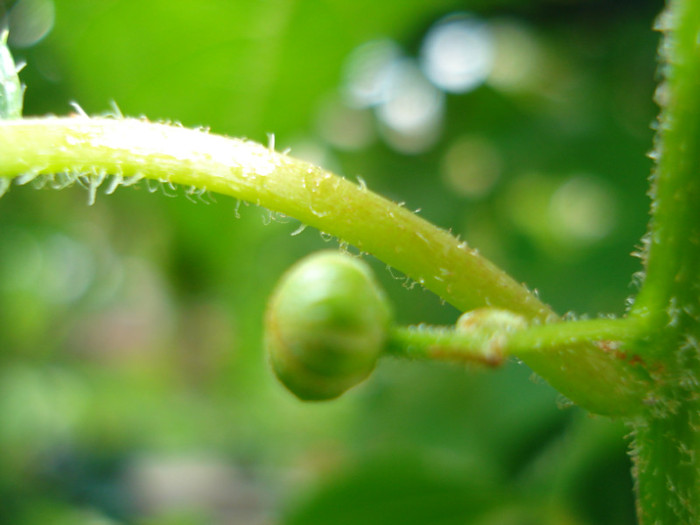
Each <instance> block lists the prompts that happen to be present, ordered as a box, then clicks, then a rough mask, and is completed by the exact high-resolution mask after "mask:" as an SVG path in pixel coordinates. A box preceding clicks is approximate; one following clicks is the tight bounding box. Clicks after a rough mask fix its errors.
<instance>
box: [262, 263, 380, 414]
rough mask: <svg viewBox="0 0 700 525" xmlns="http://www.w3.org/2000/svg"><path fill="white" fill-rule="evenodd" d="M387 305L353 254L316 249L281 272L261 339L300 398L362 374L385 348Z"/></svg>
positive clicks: (344, 385)
mask: <svg viewBox="0 0 700 525" xmlns="http://www.w3.org/2000/svg"><path fill="white" fill-rule="evenodd" d="M391 317H392V316H391V310H390V307H389V304H388V302H387V300H386V297H385V296H384V293H383V291H382V290H381V289H380V288H379V286H378V284H377V282H376V281H375V279H374V276H373V275H372V273H371V270H370V269H369V267H368V266H367V264H366V263H364V262H363V261H361V260H360V259H358V258H355V257H351V256H349V255H346V254H342V253H339V252H329V251H326V252H320V253H317V254H312V255H311V256H309V257H307V258H305V259H303V260H301V261H300V262H299V263H297V264H296V265H294V266H293V267H292V268H291V269H290V270H289V271H288V272H287V273H286V274H285V275H284V276H283V277H282V279H281V280H280V282H279V284H278V285H277V288H276V289H275V291H274V292H273V295H272V297H271V299H270V303H269V305H268V310H267V314H266V317H265V339H266V341H265V344H266V347H267V351H268V352H269V356H270V362H271V364H272V368H273V369H274V371H275V373H276V374H277V377H278V378H279V379H280V381H281V382H282V383H283V384H284V385H285V386H286V387H287V388H288V389H289V390H291V391H292V392H293V393H294V394H295V395H296V396H297V397H299V398H300V399H303V400H307V401H309V400H324V399H333V398H335V397H338V396H339V395H341V394H342V393H343V392H345V391H346V390H348V389H349V388H351V387H353V386H355V385H356V384H358V383H360V382H361V381H362V380H364V379H365V378H366V377H367V376H368V375H369V374H370V372H372V370H373V369H374V366H375V364H376V362H377V359H378V358H379V356H380V354H381V353H382V351H383V349H384V345H385V342H386V338H387V334H388V330H389V326H390V322H391Z"/></svg>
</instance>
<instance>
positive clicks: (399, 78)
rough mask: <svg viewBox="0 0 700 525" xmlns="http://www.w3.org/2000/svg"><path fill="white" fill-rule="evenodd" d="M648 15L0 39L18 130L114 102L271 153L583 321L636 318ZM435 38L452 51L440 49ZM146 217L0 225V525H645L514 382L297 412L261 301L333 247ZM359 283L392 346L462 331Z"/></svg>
mask: <svg viewBox="0 0 700 525" xmlns="http://www.w3.org/2000/svg"><path fill="white" fill-rule="evenodd" d="M660 4H661V3H660V2H659V1H645V2H641V1H638V2H619V1H614V0H608V1H602V0H600V1H590V2H586V1H582V0H581V1H559V2H558V1H536V2H535V1H533V2H523V1H516V0H512V1H508V0H502V1H499V2H487V1H473V2H468V1H467V2H456V1H451V0H438V1H432V2H425V1H423V0H404V1H387V2H376V1H368V0H360V1H353V2H350V1H345V0H329V1H326V2H312V1H307V0H301V1H296V2H295V1H292V0H269V1H268V0H266V1H257V0H246V1H241V0H232V1H229V0H227V1H224V0H217V1H210V2H195V3H193V2H184V1H180V0H167V1H165V0H146V1H140V2H135V1H128V0H122V1H116V0H102V1H99V2H95V1H88V0H55V1H52V0H20V1H18V2H1V1H0V15H4V19H5V21H6V22H9V25H10V45H11V46H12V48H13V52H14V54H15V58H16V59H17V60H18V61H22V60H24V61H26V62H27V66H26V68H25V69H24V71H23V72H22V75H21V76H22V79H23V81H24V82H25V83H26V84H27V85H28V89H27V94H26V101H25V114H26V115H32V114H44V113H56V114H63V113H67V112H70V111H73V110H72V108H71V107H70V105H69V102H70V101H73V100H75V101H77V102H78V103H80V105H81V106H82V107H83V108H84V109H85V110H86V111H87V112H89V113H101V112H106V111H110V101H112V100H114V101H116V103H117V104H118V105H119V107H120V108H121V110H122V111H123V112H124V113H125V114H129V115H139V114H143V115H147V116H148V117H149V118H150V119H153V120H155V119H169V120H175V121H180V122H182V123H183V124H185V125H188V126H190V125H206V126H211V128H212V131H214V132H217V133H224V134H231V135H242V136H248V137H250V138H252V139H255V140H259V141H266V140H267V137H266V134H267V133H275V134H276V146H277V148H278V149H284V148H287V147H291V148H292V154H296V155H298V156H304V157H307V158H309V159H311V160H315V161H316V162H319V163H321V164H323V165H325V166H327V167H329V168H330V169H333V170H335V171H337V172H340V173H342V174H344V175H345V176H348V177H350V178H352V177H355V176H357V175H361V176H362V178H363V179H364V180H366V181H367V183H368V185H369V186H370V188H372V189H375V190H377V191H379V192H381V193H383V194H385V195H388V196H390V197H391V198H393V199H395V200H398V201H405V202H406V203H407V206H409V207H411V208H412V209H415V208H421V210H422V211H421V214H422V215H423V216H425V217H426V218H428V219H430V220H432V221H434V222H436V223H438V224H439V225H441V226H443V227H445V228H451V229H452V230H453V231H454V232H455V233H458V234H459V235H461V236H462V237H463V238H465V239H466V240H468V241H469V242H470V243H472V244H473V245H475V246H476V247H479V248H480V249H481V250H482V252H484V253H485V254H486V255H487V256H489V257H491V258H492V259H493V260H495V261H496V262H497V263H498V264H500V265H502V266H503V267H505V268H506V269H507V270H508V271H509V272H510V273H511V274H512V275H514V276H515V277H516V278H518V279H520V280H522V281H524V282H527V283H528V284H529V285H530V286H532V287H535V288H537V289H538V290H539V291H540V293H541V295H542V297H543V298H544V299H545V300H546V301H547V302H550V303H551V304H553V306H554V307H555V308H556V309H557V310H558V311H559V312H561V313H564V312H566V311H567V310H573V311H575V312H577V313H578V314H586V313H588V314H592V315H595V314H597V313H599V312H613V313H618V314H619V313H621V312H622V311H623V309H624V301H625V297H626V296H627V295H628V294H630V293H631V288H630V276H631V275H632V274H633V273H634V272H635V271H637V270H638V269H639V264H638V262H637V261H635V260H634V259H632V258H631V257H630V256H629V253H630V252H631V251H633V250H634V246H635V244H636V242H637V240H638V239H639V238H640V236H641V235H642V233H643V231H644V227H645V222H646V216H647V201H646V198H645V196H644V192H645V187H646V175H647V173H648V171H649V167H650V164H649V162H648V161H647V159H646V158H645V156H644V153H645V151H647V150H648V149H649V148H650V145H651V131H650V130H649V123H650V122H651V121H652V118H653V115H654V112H655V108H654V106H653V104H652V102H651V96H652V93H653V90H654V68H655V64H654V58H655V46H656V41H657V37H656V35H655V34H653V33H652V32H651V30H650V28H651V26H652V23H653V19H654V17H655V15H656V13H657V12H658V10H659V9H660V8H661V5H660ZM450 14H454V15H455V16H453V17H452V18H449V19H444V18H443V17H445V16H447V15H450ZM450 24H452V25H450ZM445 27H452V28H457V29H459V30H460V31H462V32H461V33H460V31H457V32H456V35H457V36H454V35H453V36H452V37H450V38H454V40H449V39H448V40H447V41H448V43H449V45H448V46H447V48H445V47H443V48H441V47H440V42H441V40H440V38H437V37H435V35H438V36H440V32H439V31H440V29H441V28H442V29H444V28H445ZM445 34H447V35H448V36H449V35H450V33H445V32H443V33H442V36H441V38H443V40H444V39H445V38H447V37H445ZM428 35H433V37H432V40H430V38H428ZM460 35H461V36H460ZM460 39H461V40H460ZM428 41H432V42H433V43H432V44H431V45H430V46H429V45H428V44H427V43H426V42H428ZM464 42H467V43H466V44H465V43H464ZM435 49H437V51H435ZM431 50H432V51H431ZM460 53H461V54H460ZM436 57H437V58H436ZM441 57H442V58H441ZM450 57H452V59H450ZM455 57H456V58H455ZM442 59H445V60H446V63H442V62H440V60H442ZM436 60H437V62H436ZM450 60H452V62H450ZM455 61H456V63H457V66H455V65H454V64H455ZM464 63H469V64H473V65H474V66H473V67H470V68H466V70H465V69H464V68H463V69H460V66H459V64H464ZM441 64H442V65H441ZM450 64H452V66H450ZM450 67H452V68H453V69H452V70H451V69H450ZM455 67H456V68H457V69H456V70H455V69H454V68H455ZM445 68H447V70H446V71H447V73H445ZM450 71H452V73H454V75H456V76H454V75H453V76H452V77H450V76H449V72H450ZM426 74H428V76H427V77H426ZM445 74H448V77H447V78H445V76H444V75H445ZM147 189H148V188H146V187H145V186H142V187H140V188H138V189H137V190H120V191H119V192H117V194H116V195H113V196H109V197H107V196H101V195H99V196H98V199H97V202H96V204H95V205H94V206H92V207H88V206H87V204H86V202H87V195H86V192H85V191H83V190H81V189H80V188H73V189H69V190H63V191H60V192H56V191H48V190H41V191H38V190H35V189H32V188H29V187H17V186H13V188H12V190H11V191H10V192H9V194H7V195H6V196H5V197H3V198H2V200H0V221H1V224H2V226H1V227H0V522H2V523H13V524H34V523H37V524H39V523H41V524H46V523H57V524H59V523H60V524H62V523H66V524H68V523H70V524H81V523H86V524H88V523H89V524H96V523H100V524H103V523H139V524H185V523H187V524H190V523H221V524H223V523H236V524H256V525H257V524H267V523H290V524H297V523H299V524H301V523H303V524H307V525H308V524H316V523H318V524H322V523H323V524H326V523H337V524H341V523H365V524H373V523H376V524H380V523H381V524H385V523H402V524H409V523H420V524H424V523H440V524H443V523H444V524H448V523H455V524H456V523H475V524H483V525H486V524H525V523H538V524H572V525H573V524H576V525H578V524H616V525H617V524H624V523H633V522H634V517H633V509H632V495H631V491H632V486H631V481H630V476H629V465H628V461H627V458H626V456H625V445H624V442H623V440H622V439H621V436H622V435H623V434H624V428H621V427H620V426H619V425H617V424H615V423H611V422H608V421H605V420H601V419H591V418H589V417H587V416H586V415H585V414H583V413H582V412H580V411H578V410H577V409H575V408H563V406H564V405H566V401H565V400H561V399H558V397H557V395H556V393H555V392H553V391H552V390H551V389H549V387H547V386H546V385H544V384H541V382H538V381H536V380H535V381H531V380H530V375H531V374H530V372H529V371H528V370H527V369H526V368H525V367H523V366H521V365H518V364H515V363H513V364H511V365H509V366H507V367H505V368H504V369H502V370H500V371H496V372H492V371H488V372H480V371H476V370H463V369H460V368H459V367H456V366H438V365H426V364H422V363H403V362H401V363H399V362H391V361H387V362H383V363H381V364H380V366H379V368H378V370H377V371H376V372H375V374H374V375H373V377H372V378H370V380H369V381H368V382H367V383H365V384H364V385H362V386H360V387H358V388H357V389H355V390H353V391H351V392H350V393H349V394H347V395H346V396H344V397H343V398H341V399H340V400H338V401H334V402H332V403H330V404H302V403H300V402H298V401H297V400H295V399H294V398H292V396H290V395H289V394H288V393H287V392H286V391H284V390H283V388H282V387H281V386H280V385H279V384H277V383H276V382H275V379H274V378H273V375H272V374H271V373H270V372H269V370H268V367H267V364H266V362H265V357H264V355H263V354H262V352H261V327H262V317H263V311H264V307H265V301H266V299H267V295H268V293H269V292H270V290H271V289H272V287H273V285H274V282H275V280H276V279H277V278H278V277H279V276H280V275H281V274H282V273H283V271H284V270H285V269H286V268H287V267H288V266H290V265H291V264H292V263H293V262H294V261H295V260H297V259H298V258H300V257H301V256H302V255H304V254H306V253H308V252H310V251H312V250H317V249H321V248H328V247H329V244H330V245H331V246H333V245H334V244H335V241H334V240H330V241H329V240H327V239H325V238H324V237H323V236H321V235H319V233H318V232H316V231H312V230H311V229H306V230H304V231H303V232H301V233H299V234H298V235H293V236H292V235H291V234H292V233H296V231H297V228H298V226H299V225H298V223H296V222H295V221H293V220H277V219H280V218H279V217H275V216H271V215H270V214H269V213H267V212H266V211H264V210H260V209H257V208H255V207H254V206H247V205H244V204H241V205H239V203H236V202H235V201H232V200H230V199H227V198H223V197H217V198H216V202H215V203H211V204H205V203H201V202H199V203H192V202H190V201H189V200H188V199H187V198H186V197H185V196H184V195H182V193H181V192H180V196H179V197H177V198H172V197H170V196H169V194H176V193H178V192H177V191H176V190H171V189H170V188H164V189H158V191H156V192H155V194H150V192H149V191H147ZM270 219H273V220H272V221H270ZM373 265H374V267H375V269H376V270H377V272H378V275H379V278H380V279H381V280H382V281H383V282H384V284H385V285H386V287H387V291H388V293H389V295H390V296H391V297H392V298H393V300H394V302H395V305H396V310H397V315H398V317H399V319H400V321H401V322H403V323H417V322H431V323H445V324H447V323H453V322H454V321H455V320H456V318H457V316H458V312H457V311H456V310H454V309H453V308H451V307H450V306H448V305H444V304H441V303H440V301H439V300H437V299H436V298H435V297H433V296H432V295H431V294H430V293H428V292H424V291H422V290H420V287H419V286H415V287H414V286H411V285H410V283H407V282H404V281H403V280H401V279H396V277H400V276H397V275H395V274H394V273H391V272H389V271H387V270H386V269H385V268H384V265H382V264H381V263H379V262H377V261H373ZM402 285H403V286H402Z"/></svg>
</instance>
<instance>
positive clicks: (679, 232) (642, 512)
mask: <svg viewBox="0 0 700 525" xmlns="http://www.w3.org/2000/svg"><path fill="white" fill-rule="evenodd" d="M659 20H660V23H659V28H660V29H661V30H662V31H664V32H665V35H664V38H663V40H662V44H661V57H662V59H663V61H664V63H663V65H662V68H663V69H662V73H663V74H664V75H665V81H664V82H663V83H662V84H661V86H659V96H658V102H659V103H660V105H661V107H662V110H661V115H660V117H659V132H658V135H657V138H656V141H657V143H656V150H655V151H656V156H657V158H658V164H657V166H656V170H655V173H654V176H653V186H652V192H651V195H652V198H653V203H652V221H651V225H650V232H649V236H648V242H649V245H648V253H647V263H646V279H645V281H644V285H643V287H642V290H641V291H640V294H639V296H638V297H637V300H636V302H635V304H634V307H633V309H632V311H631V312H630V314H631V316H633V317H635V318H638V319H643V320H644V321H645V322H646V323H648V324H649V326H650V328H651V332H650V334H651V335H650V337H649V338H648V340H647V341H646V349H645V350H644V354H645V355H646V356H650V357H653V358H654V359H655V360H656V363H655V364H654V365H653V366H652V367H651V368H650V370H651V372H652V374H653V379H654V387H653V389H652V390H651V391H650V393H649V395H648V397H647V399H646V404H647V405H648V409H647V410H646V411H645V412H644V413H643V414H642V415H641V417H639V418H635V419H634V420H633V422H632V424H633V427H634V443H633V446H632V450H633V458H634V472H635V478H636V485H637V495H638V500H637V501H638V514H639V518H640V521H641V523H642V524H644V525H656V524H663V525H665V524H669V525H671V524H674V525H675V524H683V525H691V524H697V523H700V271H699V269H700V2H698V1H697V0H672V1H670V2H669V5H668V8H667V10H666V12H665V13H664V14H663V15H662V17H661V18H660V19H659Z"/></svg>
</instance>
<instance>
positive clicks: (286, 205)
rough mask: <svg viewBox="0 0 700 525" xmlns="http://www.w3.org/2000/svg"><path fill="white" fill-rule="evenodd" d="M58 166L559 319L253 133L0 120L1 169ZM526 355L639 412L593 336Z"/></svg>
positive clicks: (405, 217)
mask: <svg viewBox="0 0 700 525" xmlns="http://www.w3.org/2000/svg"><path fill="white" fill-rule="evenodd" d="M61 172H67V173H69V174H72V176H74V177H75V176H77V175H78V174H84V175H85V176H87V177H88V178H90V180H92V181H93V183H94V184H96V183H97V182H95V181H101V180H104V174H105V173H111V174H118V175H119V176H120V177H133V176H144V177H147V178H151V179H156V180H163V181H167V182H169V183H173V184H180V185H183V186H185V187H194V188H199V189H206V190H208V191H213V192H217V193H222V194H226V195H231V196H234V197H237V198H239V199H243V200H247V201H251V202H254V203H256V204H259V205H262V206H265V207H267V208H270V209H272V210H276V211H279V212H282V213H284V214H286V215H289V216H292V217H296V218H297V219H299V220H301V221H302V222H303V223H305V224H308V225H311V226H314V227H316V228H318V229H320V230H322V231H325V232H329V233H332V234H334V235H336V236H337V237H339V238H340V239H342V240H343V241H346V242H348V243H351V244H353V245H355V246H357V247H358V248H359V249H360V250H362V251H366V252H370V253H372V254H374V255H375V256H377V257H378V258H380V259H382V260H383V261H384V262H386V263H388V264H389V265H391V266H393V267H395V268H397V269H399V270H400V271H402V272H403V273H405V274H406V275H407V276H409V277H410V278H412V279H414V280H415V281H417V282H419V283H420V284H422V285H424V286H425V287H426V288H428V289H430V290H432V291H434V292H435V293H437V294H438V295H439V296H441V297H442V298H444V299H445V300H447V301H449V302H450V303H452V304H453V305H455V306H456V307H458V308H460V309H463V310H467V309H471V308H474V307H477V306H483V305H488V306H492V307H500V308H505V309H508V310H511V311H513V312H516V313H518V314H520V315H522V316H524V317H525V318H527V319H530V320H537V321H539V322H550V321H553V320H556V319H557V318H556V316H555V315H554V314H553V312H552V311H551V309H550V308H549V307H547V306H546V305H545V304H543V303H542V302H540V301H539V300H538V299H537V297H535V295H534V294H532V293H530V292H529V291H528V290H527V289H525V288H524V287H523V286H521V285H520V284H518V283H517V282H516V281H514V280H513V279H512V278H511V277H509V276H508V275H507V274H505V273H504V272H503V271H502V270H500V269H499V268H497V267H496V266H495V265H494V264H492V263H491V262H489V261H488V260H486V259H484V258H483V257H481V256H480V255H479V254H478V253H477V252H476V251H475V250H473V249H471V248H469V247H468V246H467V244H466V243H465V242H460V241H459V239H456V238H455V237H454V236H452V235H451V234H449V233H448V232H446V231H444V230H441V229H439V228H437V227H436V226H434V225H432V224H430V223H429V222H427V221H425V220H423V219H421V218H420V217H418V216H417V215H415V214H414V213H411V212H409V211H408V210H406V209H405V208H403V207H401V206H399V205H397V204H395V203H392V202H390V201H388V200H387V199H384V198H383V197H380V196H379V195H376V194H375V193H372V192H370V191H368V190H367V189H366V188H365V187H364V186H363V185H357V184H354V183H352V182H350V181H348V180H346V179H343V178H341V177H337V176H335V175H332V174H331V173H328V172H326V171H324V170H322V169H320V168H318V167H315V166H313V165H311V164H308V163H306V162H303V161H299V160H296V159H293V158H291V157H288V156H286V155H283V154H279V153H276V152H274V151H271V150H270V149H268V148H265V147H263V146H260V145H258V144H254V143H251V142H246V141H242V140H237V139H228V138H225V137H221V136H217V135H212V134H207V133H204V132H201V131H195V130H188V129H184V128H179V127H174V126H167V125H162V124H152V123H148V122H144V121H139V120H133V119H116V120H115V119H105V118H102V119H88V118H84V117H75V118H45V119H23V120H17V121H4V122H0V178H2V177H8V178H13V177H17V176H20V175H23V174H29V176H34V175H41V174H52V173H61ZM93 189H94V188H93ZM525 361H526V363H527V364H528V365H530V367H531V368H533V370H535V372H537V373H539V374H540V375H541V376H542V377H544V378H545V379H547V380H548V381H549V382H550V383H551V384H552V386H554V387H555V388H557V389H558V390H559V391H561V392H562V393H563V394H564V395H566V396H568V397H569V398H570V399H572V400H573V401H574V402H576V403H578V404H580V405H582V406H583V407H585V408H587V409H589V410H591V411H592V412H597V413H603V414H633V413H636V412H638V411H639V410H640V408H641V399H642V398H643V396H644V394H645V392H646V390H647V384H646V381H645V378H644V374H643V373H640V371H639V370H638V369H637V368H636V367H634V366H631V365H630V364H628V363H626V362H624V361H622V360H620V359H617V358H616V357H615V356H613V355H610V354H608V353H605V352H603V351H601V350H600V349H599V348H598V347H596V346H595V345H591V344H589V345H580V346H578V347H577V348H576V350H575V351H572V350H571V349H559V350H557V351H553V352H551V353H548V354H547V355H539V354H535V355H531V356H528V357H527V358H526V359H525Z"/></svg>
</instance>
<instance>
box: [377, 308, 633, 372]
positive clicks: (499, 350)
mask: <svg viewBox="0 0 700 525" xmlns="http://www.w3.org/2000/svg"><path fill="white" fill-rule="evenodd" d="M643 329H644V326H643V325H641V324H640V323H638V322H636V320H632V319H592V320H585V321H568V322H558V323H550V324H545V325H532V326H528V327H526V328H523V329H518V330H513V331H507V330H505V331H499V332H496V333H495V334H494V335H493V337H484V334H483V333H479V332H478V331H476V330H474V331H464V330H455V329H454V328H452V327H444V326H428V325H419V326H409V327H397V328H395V329H394V330H393V332H392V334H391V337H390V340H389V345H388V348H387V355H390V356H394V357H403V358H408V359H428V360H445V361H456V362H475V363H481V364H486V365H499V364H501V362H502V361H503V358H505V357H508V356H514V355H517V356H518V357H521V358H527V357H528V356H531V355H533V354H536V353H541V354H547V353H551V352H552V351H556V350H558V349H560V348H562V347H572V346H576V345H580V344H586V343H592V342H596V343H598V345H599V347H601V348H602V349H603V351H606V352H610V353H615V354H616V355H618V356H620V357H621V358H623V359H624V358H626V357H629V358H630V359H634V358H635V357H634V356H632V355H630V356H626V355H625V351H626V349H628V348H629V347H630V346H633V345H634V343H636V342H637V341H638V340H639V339H640V338H641V337H643V335H644V332H643Z"/></svg>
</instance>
